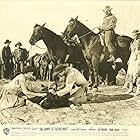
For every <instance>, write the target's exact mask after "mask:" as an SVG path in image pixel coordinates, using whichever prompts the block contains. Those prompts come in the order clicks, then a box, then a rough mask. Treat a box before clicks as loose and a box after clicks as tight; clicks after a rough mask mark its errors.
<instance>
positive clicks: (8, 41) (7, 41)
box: [4, 39, 12, 44]
mask: <svg viewBox="0 0 140 140" xmlns="http://www.w3.org/2000/svg"><path fill="white" fill-rule="evenodd" d="M11 42H12V41H10V40H8V39H6V41H5V42H4V44H7V43H11Z"/></svg>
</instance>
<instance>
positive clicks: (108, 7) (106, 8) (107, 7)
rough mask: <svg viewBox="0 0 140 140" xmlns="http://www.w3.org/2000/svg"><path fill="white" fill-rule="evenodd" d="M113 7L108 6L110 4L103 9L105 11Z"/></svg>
mask: <svg viewBox="0 0 140 140" xmlns="http://www.w3.org/2000/svg"><path fill="white" fill-rule="evenodd" d="M112 9H113V8H110V6H106V7H105V9H104V10H103V11H104V12H106V11H111V10H112Z"/></svg>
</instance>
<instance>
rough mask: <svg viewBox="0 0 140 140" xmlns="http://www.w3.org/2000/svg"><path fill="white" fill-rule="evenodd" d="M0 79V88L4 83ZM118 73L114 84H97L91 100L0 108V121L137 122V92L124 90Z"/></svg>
mask: <svg viewBox="0 0 140 140" xmlns="http://www.w3.org/2000/svg"><path fill="white" fill-rule="evenodd" d="M120 77H121V78H120ZM8 82H9V81H8V80H0V88H2V87H3V85H4V84H6V83H8ZM123 82H124V79H123V78H122V76H118V83H119V84H118V85H114V86H100V87H99V90H98V91H97V92H96V93H93V95H94V97H93V99H92V101H90V102H87V103H86V104H83V105H82V106H80V107H79V108H72V107H63V108H55V109H48V110H46V109H43V108H38V106H36V104H34V103H30V102H29V103H28V102H27V105H25V106H23V107H15V108H11V109H7V110H3V111H1V112H0V124H14V125H36V124H38V125H42V124H45V125H48V124H49V125H85V124H87V125H88V124H92V125H140V118H139V116H140V96H133V95H132V94H131V95H130V94H126V90H125V89H123V86H122V83H123Z"/></svg>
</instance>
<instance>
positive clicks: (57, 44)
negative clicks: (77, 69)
mask: <svg viewBox="0 0 140 140" xmlns="http://www.w3.org/2000/svg"><path fill="white" fill-rule="evenodd" d="M44 25H45V24H44ZM44 25H42V26H41V25H38V24H36V25H35V26H34V30H33V34H32V36H31V38H30V40H29V42H30V44H31V45H35V43H36V42H37V41H39V40H41V39H42V40H43V41H44V43H45V44H46V46H47V48H48V52H49V56H50V57H51V58H50V59H51V60H53V61H54V62H58V61H59V63H65V59H66V55H67V54H68V53H69V59H68V61H67V63H71V64H73V65H74V66H75V65H76V64H77V62H78V63H79V62H80V64H81V65H82V66H83V69H84V73H83V74H84V76H85V77H86V78H87V79H88V77H89V76H88V73H89V70H88V65H87V63H86V60H85V58H84V56H83V52H82V50H81V48H80V47H71V46H68V45H67V44H66V43H64V41H63V40H62V38H61V36H59V35H57V34H55V33H54V32H52V31H51V30H49V29H47V28H45V27H44ZM69 50H70V51H69Z"/></svg>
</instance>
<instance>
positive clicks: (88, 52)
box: [63, 16, 132, 87]
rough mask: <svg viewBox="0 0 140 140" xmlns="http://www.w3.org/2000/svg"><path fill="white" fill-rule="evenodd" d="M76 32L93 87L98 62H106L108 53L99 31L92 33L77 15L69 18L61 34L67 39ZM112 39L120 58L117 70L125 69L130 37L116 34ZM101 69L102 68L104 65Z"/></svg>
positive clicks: (128, 54) (96, 85)
mask: <svg viewBox="0 0 140 140" xmlns="http://www.w3.org/2000/svg"><path fill="white" fill-rule="evenodd" d="M76 34H77V35H78V37H79V40H80V42H81V44H82V46H83V51H84V54H85V55H84V56H85V58H86V60H87V61H88V62H89V66H90V67H89V69H90V77H91V78H90V81H91V85H93V86H94V87H98V83H99V79H98V74H99V63H100V61H101V60H102V62H105V63H106V60H107V59H108V57H109V55H110V54H109V52H108V50H107V48H106V47H104V46H103V45H102V44H101V40H100V35H99V33H97V34H96V33H94V32H93V31H91V30H90V29H89V28H88V27H86V26H85V25H84V24H83V23H81V22H80V21H78V16H77V17H76V18H71V19H70V21H69V24H68V25H67V27H66V29H65V31H64V33H63V36H64V38H65V39H69V38H71V37H73V36H74V35H76ZM114 40H115V43H116V49H117V51H118V54H119V57H120V58H121V59H122V66H120V65H119V67H118V68H117V72H118V71H119V70H120V69H121V68H124V69H125V70H126V71H127V61H128V59H129V56H130V51H129V47H130V43H131V41H132V38H130V37H127V36H120V35H118V34H116V35H115V36H114ZM122 42H123V43H124V44H125V45H124V44H123V43H122ZM120 44H121V45H120ZM102 55H103V58H102ZM101 58H102V59H101ZM102 69H104V67H103V68H102ZM117 72H115V75H117Z"/></svg>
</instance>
